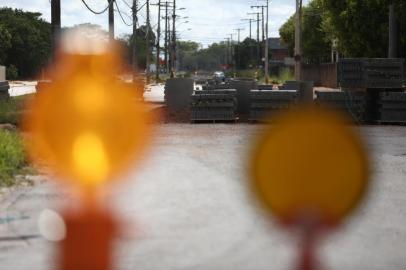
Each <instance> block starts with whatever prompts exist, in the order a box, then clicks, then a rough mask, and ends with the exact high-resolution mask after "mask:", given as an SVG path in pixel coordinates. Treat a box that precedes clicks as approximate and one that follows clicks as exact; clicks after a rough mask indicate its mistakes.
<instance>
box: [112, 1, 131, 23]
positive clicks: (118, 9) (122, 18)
mask: <svg viewBox="0 0 406 270" xmlns="http://www.w3.org/2000/svg"><path fill="white" fill-rule="evenodd" d="M114 4H115V5H116V9H117V12H118V14H119V15H120V18H121V20H122V21H123V23H124V24H125V25H127V26H133V25H134V22H132V23H127V22H126V21H125V20H124V17H123V14H121V11H120V8H119V7H118V4H117V1H114Z"/></svg>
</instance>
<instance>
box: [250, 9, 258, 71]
mask: <svg viewBox="0 0 406 270" xmlns="http://www.w3.org/2000/svg"><path fill="white" fill-rule="evenodd" d="M248 14H250V15H257V65H258V66H259V65H260V63H261V48H260V42H259V31H260V30H259V29H260V26H259V23H260V21H261V19H260V18H259V16H260V15H261V12H251V13H248Z"/></svg>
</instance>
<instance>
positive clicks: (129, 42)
mask: <svg viewBox="0 0 406 270" xmlns="http://www.w3.org/2000/svg"><path fill="white" fill-rule="evenodd" d="M147 31H148V28H147V26H146V25H143V26H141V27H139V28H138V29H137V32H136V36H135V37H136V47H137V61H138V68H139V69H145V68H146V66H147V64H146V63H147V41H146V36H147ZM149 31H150V33H151V34H150V40H149V46H150V48H151V51H152V49H153V48H155V40H156V36H155V33H154V32H153V30H152V29H149ZM117 42H118V43H119V44H120V46H121V48H122V49H123V52H124V58H125V59H126V60H127V63H128V64H129V65H131V64H132V51H133V44H134V40H133V35H125V36H123V37H122V38H120V39H118V40H117ZM150 59H151V64H152V63H155V61H154V58H153V57H152V54H151V55H150Z"/></svg>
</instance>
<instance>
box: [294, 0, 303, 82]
mask: <svg viewBox="0 0 406 270" xmlns="http://www.w3.org/2000/svg"><path fill="white" fill-rule="evenodd" d="M301 42H302V0H296V24H295V80H296V81H300V80H301V79H302V44H301Z"/></svg>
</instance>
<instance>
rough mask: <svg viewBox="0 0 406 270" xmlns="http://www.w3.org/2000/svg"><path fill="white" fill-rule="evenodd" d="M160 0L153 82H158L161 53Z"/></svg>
mask: <svg viewBox="0 0 406 270" xmlns="http://www.w3.org/2000/svg"><path fill="white" fill-rule="evenodd" d="M160 43H161V0H159V1H158V31H157V43H156V74H155V80H156V81H157V82H158V81H159V71H160V67H161V63H160V53H161V44H160Z"/></svg>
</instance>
